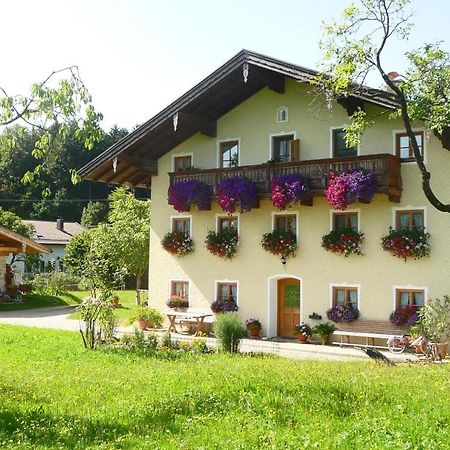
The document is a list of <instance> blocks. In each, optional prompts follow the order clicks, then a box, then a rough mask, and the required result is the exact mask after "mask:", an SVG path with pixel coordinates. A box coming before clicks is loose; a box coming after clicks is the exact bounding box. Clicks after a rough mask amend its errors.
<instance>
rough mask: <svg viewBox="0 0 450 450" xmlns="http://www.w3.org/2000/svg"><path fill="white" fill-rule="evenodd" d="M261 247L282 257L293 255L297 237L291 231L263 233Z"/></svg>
mask: <svg viewBox="0 0 450 450" xmlns="http://www.w3.org/2000/svg"><path fill="white" fill-rule="evenodd" d="M261 245H262V248H263V249H264V250H266V251H268V252H270V253H273V254H274V255H278V256H281V257H284V258H288V257H290V256H292V257H295V253H296V250H297V237H296V236H295V234H294V233H293V232H292V231H272V232H271V233H266V234H264V235H263V237H262V240H261Z"/></svg>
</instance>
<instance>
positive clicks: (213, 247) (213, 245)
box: [205, 230, 239, 259]
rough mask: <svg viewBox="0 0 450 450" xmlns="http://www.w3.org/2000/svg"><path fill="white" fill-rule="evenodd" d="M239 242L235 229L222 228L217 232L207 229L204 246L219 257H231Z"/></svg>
mask: <svg viewBox="0 0 450 450" xmlns="http://www.w3.org/2000/svg"><path fill="white" fill-rule="evenodd" d="M238 242H239V237H238V234H237V232H236V231H235V230H223V231H220V232H219V233H216V232H215V231H209V232H208V235H207V236H206V241H205V245H206V248H207V249H208V250H209V251H210V252H211V253H212V254H213V255H216V256H218V257H219V258H225V259H231V258H233V256H235V254H236V251H237V245H238Z"/></svg>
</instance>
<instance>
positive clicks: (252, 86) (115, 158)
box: [80, 50, 398, 187]
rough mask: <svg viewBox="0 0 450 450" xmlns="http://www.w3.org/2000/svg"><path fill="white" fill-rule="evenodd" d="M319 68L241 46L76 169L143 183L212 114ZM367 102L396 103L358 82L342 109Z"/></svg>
mask: <svg viewBox="0 0 450 450" xmlns="http://www.w3.org/2000/svg"><path fill="white" fill-rule="evenodd" d="M318 74H319V72H317V71H315V70H311V69H307V68H305V67H302V66H298V65H295V64H291V63H287V62H285V61H281V60H278V59H275V58H271V57H268V56H264V55H261V54H258V53H254V52H250V51H248V50H242V51H241V52H239V53H238V54H237V55H236V56H234V57H233V58H231V59H230V60H229V61H228V62H226V63H225V64H224V65H223V66H221V67H219V68H218V69H217V70H216V71H215V72H213V73H212V74H211V75H209V76H208V77H206V78H205V79H204V80H203V81H201V82H200V83H198V84H197V85H196V86H194V87H193V88H192V89H190V90H189V91H187V92H186V93H185V94H184V95H182V96H181V97H179V98H178V99H177V100H175V101H174V102H173V103H171V104H170V105H169V106H167V107H166V108H165V109H163V110H162V111H161V112H159V113H158V114H156V115H155V116H154V117H152V118H151V119H150V120H148V121H147V122H145V123H144V124H143V125H141V126H140V127H138V128H136V129H135V130H134V131H132V132H131V133H129V134H128V135H127V136H125V137H124V138H122V139H121V140H120V141H118V142H116V143H115V144H114V145H112V146H111V147H109V148H108V149H107V150H105V151H104V152H103V153H101V154H100V155H99V156H97V157H96V158H94V159H92V161H90V162H89V163H88V164H86V165H85V166H84V167H82V168H81V169H80V175H81V176H82V177H83V178H85V179H89V180H96V181H103V182H106V183H117V184H123V183H130V184H132V185H134V186H139V187H149V186H150V184H151V177H152V175H156V174H157V164H156V162H157V160H158V159H159V158H160V157H161V156H163V155H164V154H165V153H167V152H169V151H170V150H172V149H173V148H174V147H176V146H177V145H179V144H181V143H182V142H184V141H185V140H187V139H189V138H190V137H192V136H194V135H195V134H196V133H198V132H201V133H203V134H205V135H207V136H215V135H216V121H217V119H218V118H220V117H221V116H223V115H224V114H226V113H227V112H229V111H230V110H232V109H233V108H235V107H236V106H237V105H239V104H240V103H242V102H243V101H245V100H247V99H248V98H250V97H251V96H252V95H254V94H256V93H257V92H258V91H260V90H261V89H263V88H265V87H268V88H269V89H271V90H273V91H275V92H279V93H283V92H284V81H285V78H286V77H287V78H290V79H293V80H296V81H298V82H301V83H310V82H311V80H312V79H313V78H314V77H315V76H317V75H318ZM362 102H369V103H372V104H375V105H378V106H381V107H383V108H388V109H395V108H397V107H398V105H397V103H396V102H395V101H394V100H393V98H392V95H391V94H390V93H388V92H386V91H383V90H379V89H373V88H368V87H364V86H361V87H360V89H359V90H358V93H357V94H355V95H354V96H352V97H349V98H344V99H342V102H341V104H342V105H343V106H344V107H345V108H346V109H347V110H349V109H352V108H354V107H355V106H358V105H360V104H362Z"/></svg>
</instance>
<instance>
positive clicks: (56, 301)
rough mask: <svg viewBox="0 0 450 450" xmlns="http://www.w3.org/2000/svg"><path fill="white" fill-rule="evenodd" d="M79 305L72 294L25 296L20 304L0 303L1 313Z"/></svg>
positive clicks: (76, 298)
mask: <svg viewBox="0 0 450 450" xmlns="http://www.w3.org/2000/svg"><path fill="white" fill-rule="evenodd" d="M78 303H79V299H78V297H77V296H74V295H72V294H69V295H65V296H61V297H56V296H53V295H41V294H29V295H25V296H24V298H23V301H22V303H0V312H1V311H20V310H24V309H34V308H49V307H52V306H73V305H77V304H78Z"/></svg>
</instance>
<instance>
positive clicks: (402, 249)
mask: <svg viewBox="0 0 450 450" xmlns="http://www.w3.org/2000/svg"><path fill="white" fill-rule="evenodd" d="M429 237H430V235H429V234H428V233H425V230H424V228H414V229H413V230H393V229H392V228H389V233H388V234H387V235H386V236H383V237H382V238H381V246H382V248H383V250H385V251H387V252H389V253H391V254H392V255H393V256H396V257H397V258H403V259H404V260H405V261H406V260H407V259H408V258H413V259H420V258H423V257H425V256H429V254H430V244H429V243H428V238H429Z"/></svg>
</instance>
